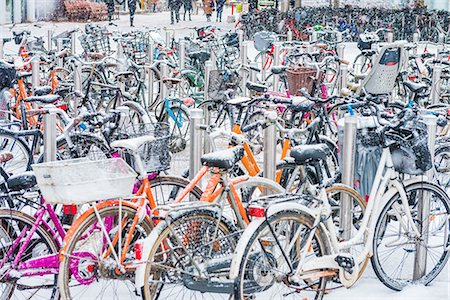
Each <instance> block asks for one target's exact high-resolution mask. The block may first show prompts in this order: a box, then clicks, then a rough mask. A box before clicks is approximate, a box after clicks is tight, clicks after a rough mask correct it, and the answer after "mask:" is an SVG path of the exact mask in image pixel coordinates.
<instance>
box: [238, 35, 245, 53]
mask: <svg viewBox="0 0 450 300" xmlns="http://www.w3.org/2000/svg"><path fill="white" fill-rule="evenodd" d="M237 34H238V39H239V47H240V49H239V50H241V52H242V46H243V44H244V31H242V30H238V31H237Z"/></svg>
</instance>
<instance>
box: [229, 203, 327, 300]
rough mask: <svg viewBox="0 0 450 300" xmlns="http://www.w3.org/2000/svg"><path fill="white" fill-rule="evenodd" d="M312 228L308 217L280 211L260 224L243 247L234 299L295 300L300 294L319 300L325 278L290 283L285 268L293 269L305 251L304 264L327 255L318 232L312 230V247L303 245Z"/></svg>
mask: <svg viewBox="0 0 450 300" xmlns="http://www.w3.org/2000/svg"><path fill="white" fill-rule="evenodd" d="M313 224H314V220H313V219H312V218H311V217H309V216H306V215H304V214H302V213H300V212H297V211H281V212H279V213H276V214H274V215H272V216H270V217H269V218H268V219H267V221H266V222H263V223H262V224H261V225H260V226H259V227H258V228H257V229H256V230H255V231H254V233H253V235H252V236H251V238H250V239H249V242H248V243H247V245H245V250H244V254H243V256H242V260H241V261H240V264H239V272H238V277H237V278H236V279H235V281H234V297H235V299H236V300H241V299H251V298H252V297H253V296H254V298H255V299H258V298H261V299H278V298H280V296H282V297H283V299H299V294H298V292H300V291H301V294H300V296H301V297H302V298H304V299H321V298H322V297H323V294H324V292H325V288H326V284H327V278H326V277H319V278H318V279H314V278H312V279H304V280H299V281H294V280H293V279H292V277H291V276H289V275H292V273H291V269H290V268H289V265H291V266H292V267H293V268H294V269H295V267H296V266H297V265H298V263H299V262H300V255H301V254H303V253H304V252H305V251H307V253H306V256H305V258H304V259H305V260H306V261H308V260H310V259H312V258H315V257H318V256H323V255H327V254H329V245H328V242H327V239H326V238H325V236H324V233H323V232H322V231H321V230H320V229H317V230H316V232H315V234H314V236H313V239H312V245H309V244H308V245H305V244H306V237H305V236H306V235H307V234H308V233H309V232H310V231H311V230H312V228H313ZM305 246H306V247H307V248H305ZM311 246H312V247H311ZM283 253H284V255H283ZM300 275H301V274H300Z"/></svg>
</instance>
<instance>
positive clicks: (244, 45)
mask: <svg viewBox="0 0 450 300" xmlns="http://www.w3.org/2000/svg"><path fill="white" fill-rule="evenodd" d="M247 47H248V43H247V42H243V43H242V45H241V53H240V55H241V64H242V65H244V66H245V65H247ZM250 73H251V71H250ZM239 75H240V76H241V78H242V80H241V83H242V86H241V90H242V91H243V93H244V96H245V95H246V94H247V92H246V87H245V86H246V84H247V74H246V71H245V68H241V71H240V74H239Z"/></svg>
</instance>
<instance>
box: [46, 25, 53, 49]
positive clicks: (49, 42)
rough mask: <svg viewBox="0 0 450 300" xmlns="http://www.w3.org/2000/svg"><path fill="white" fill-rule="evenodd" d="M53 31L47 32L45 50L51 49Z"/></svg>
mask: <svg viewBox="0 0 450 300" xmlns="http://www.w3.org/2000/svg"><path fill="white" fill-rule="evenodd" d="M52 40H53V30H51V29H49V30H47V50H48V51H50V50H52V49H53V43H52Z"/></svg>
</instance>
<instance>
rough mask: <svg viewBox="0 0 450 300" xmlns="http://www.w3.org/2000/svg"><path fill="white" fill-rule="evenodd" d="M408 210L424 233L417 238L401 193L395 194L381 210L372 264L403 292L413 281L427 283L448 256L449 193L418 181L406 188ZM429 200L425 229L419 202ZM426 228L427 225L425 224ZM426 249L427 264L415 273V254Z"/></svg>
mask: <svg viewBox="0 0 450 300" xmlns="http://www.w3.org/2000/svg"><path fill="white" fill-rule="evenodd" d="M405 192H406V196H407V199H408V205H409V207H408V209H409V212H410V213H411V215H412V221H413V223H414V225H415V226H416V227H417V228H418V230H419V231H421V232H422V236H421V237H420V239H419V238H416V236H415V234H414V231H413V224H411V222H410V219H409V218H408V217H407V214H408V212H407V211H405V209H404V207H403V205H402V201H401V199H400V196H399V194H398V193H397V194H395V195H394V196H393V197H392V198H391V199H389V201H388V202H387V204H386V205H385V206H384V208H383V210H382V211H381V214H380V217H379V219H378V221H377V224H376V227H375V231H374V237H373V256H372V259H371V261H372V266H373V269H374V271H375V274H376V275H377V276H378V278H379V279H380V281H381V282H382V283H383V284H384V285H386V286H387V287H389V288H391V289H393V290H396V291H400V290H402V289H403V288H404V287H405V286H406V285H408V284H411V283H413V284H414V283H419V284H428V283H430V282H431V281H432V280H433V279H434V278H436V276H437V275H439V273H440V272H441V271H442V269H443V268H444V266H445V264H446V263H447V260H448V258H449V249H448V245H449V244H448V241H449V238H450V235H449V232H450V231H449V226H450V225H449V219H450V202H449V198H448V196H447V194H446V193H445V192H444V191H443V190H442V189H441V188H440V187H438V186H437V185H434V184H431V183H428V182H419V183H415V184H411V185H409V186H406V187H405ZM425 201H429V203H430V212H429V215H427V217H425V220H427V221H428V222H429V225H428V228H422V229H421V227H422V226H421V224H422V220H423V219H422V218H421V217H420V214H419V211H418V206H419V204H422V203H425ZM425 227H426V226H425ZM419 248H422V250H423V251H424V256H425V257H426V260H425V261H426V267H425V269H424V272H423V274H416V275H417V276H414V274H415V267H416V266H417V265H416V263H417V258H416V253H417V250H418V249H419Z"/></svg>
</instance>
